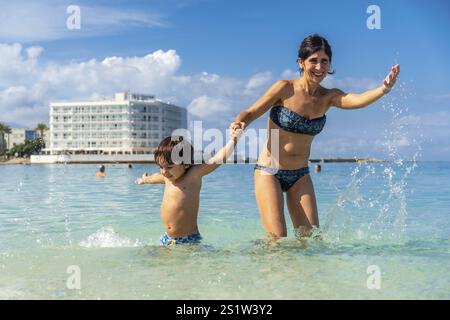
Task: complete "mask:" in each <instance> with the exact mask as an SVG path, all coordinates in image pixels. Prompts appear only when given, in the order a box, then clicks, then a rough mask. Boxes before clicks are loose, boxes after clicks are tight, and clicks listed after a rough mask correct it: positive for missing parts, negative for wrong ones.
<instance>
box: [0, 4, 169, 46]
mask: <svg viewBox="0 0 450 320" xmlns="http://www.w3.org/2000/svg"><path fill="white" fill-rule="evenodd" d="M69 4H70V3H68V2H67V1H56V0H53V1H45V2H44V1H24V0H18V1H9V2H6V1H4V2H2V11H1V13H0V41H6V42H11V41H14V42H16V41H19V42H31V41H42V40H55V39H62V38H71V37H91V36H97V35H103V34H112V33H117V32H118V31H120V30H122V29H124V28H128V29H129V28H133V27H136V26H140V27H164V26H166V25H167V23H166V22H164V21H163V19H162V17H161V16H160V15H159V14H157V13H149V12H142V11H137V10H131V9H127V8H113V7H106V6H104V7H100V6H96V7H92V6H83V5H80V9H81V11H80V21H81V26H80V27H81V29H79V30H69V29H68V28H67V26H66V21H67V19H68V18H69V16H70V14H68V13H67V7H68V6H69ZM75 5H76V3H75Z"/></svg>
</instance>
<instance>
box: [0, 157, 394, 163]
mask: <svg viewBox="0 0 450 320" xmlns="http://www.w3.org/2000/svg"><path fill="white" fill-rule="evenodd" d="M309 162H310V164H324V163H358V164H361V163H362V164H364V163H387V162H392V161H391V160H380V159H374V158H320V159H310V160H309ZM255 163H256V161H243V160H242V161H235V162H233V164H255ZM14 164H22V165H35V164H37V165H42V164H50V163H35V162H31V159H30V158H12V159H9V160H0V165H14ZM55 164H155V162H154V161H142V160H140V161H139V160H134V161H133V160H130V161H113V160H111V161H108V160H104V161H95V160H94V161H70V162H66V163H64V162H57V163H55Z"/></svg>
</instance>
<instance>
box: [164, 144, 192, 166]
mask: <svg viewBox="0 0 450 320" xmlns="http://www.w3.org/2000/svg"><path fill="white" fill-rule="evenodd" d="M155 162H156V163H157V164H158V165H159V166H160V167H162V166H163V165H171V164H184V165H189V167H190V166H192V164H193V163H194V147H193V146H192V144H191V143H190V142H189V141H188V140H186V139H184V138H183V137H182V136H168V137H166V138H164V139H163V140H162V141H161V142H160V143H159V146H158V148H156V151H155Z"/></svg>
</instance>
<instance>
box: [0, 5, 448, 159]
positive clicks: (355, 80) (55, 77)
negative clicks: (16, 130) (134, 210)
mask: <svg viewBox="0 0 450 320" xmlns="http://www.w3.org/2000/svg"><path fill="white" fill-rule="evenodd" d="M0 4H1V5H2V8H3V10H2V11H3V12H2V13H1V14H0V15H2V19H0V20H1V21H2V22H0V59H2V62H1V63H0V121H2V122H6V123H8V124H11V125H13V126H33V125H34V123H36V122H37V121H44V122H47V123H48V102H49V101H54V100H77V99H80V98H96V97H103V96H112V95H113V93H114V92H115V91H118V90H119V89H120V88H123V89H131V90H136V91H142V90H145V91H151V92H149V93H154V94H156V95H157V96H158V97H160V98H162V99H165V100H170V101H172V102H174V103H177V104H179V105H181V106H183V107H186V108H188V110H192V112H191V117H190V119H192V120H195V119H201V120H203V121H204V123H205V124H204V126H205V127H217V128H225V127H226V123H229V122H230V121H231V120H232V119H233V118H234V116H235V115H236V114H237V113H238V112H240V111H242V110H244V109H245V108H247V107H248V106H250V105H251V103H252V102H254V101H255V100H256V99H257V98H258V96H259V95H260V94H262V93H263V92H264V90H265V89H267V87H268V86H270V84H271V83H272V82H274V81H276V80H278V79H282V78H286V77H288V78H290V77H294V76H296V75H295V72H296V64H295V60H296V54H297V50H298V46H299V44H300V42H301V40H302V39H303V38H305V37H306V36H307V35H309V34H311V33H319V34H321V35H323V36H324V37H326V38H327V39H328V41H329V42H330V44H331V46H332V49H333V64H332V66H333V68H334V69H335V70H336V74H335V75H334V76H333V77H331V78H330V79H328V80H327V81H328V82H326V83H325V84H324V85H328V86H336V87H339V88H341V89H343V90H344V91H348V92H362V91H364V90H366V89H368V88H371V87H374V86H376V85H378V84H381V81H382V79H383V78H384V77H385V76H386V73H387V71H388V70H389V68H390V66H391V65H393V64H394V63H400V64H401V68H402V71H401V77H400V79H399V81H398V84H401V86H398V88H396V90H395V91H394V92H392V94H391V95H390V96H389V97H387V98H383V100H380V101H379V102H377V103H375V104H373V105H372V106H370V107H368V108H364V109H361V110H355V111H343V110H338V109H332V110H331V111H330V112H329V115H328V123H327V126H326V128H325V130H324V132H323V133H322V134H321V135H319V136H318V137H317V138H316V141H315V143H314V144H313V150H312V156H318V157H319V156H345V157H347V156H350V157H351V156H375V157H383V158H386V157H388V156H389V155H388V151H387V150H386V144H387V145H389V146H391V147H392V146H393V145H394V146H395V150H396V154H395V157H399V158H405V159H409V158H412V157H413V156H414V155H415V154H420V155H419V159H421V160H434V159H436V160H450V147H449V146H448V145H449V143H448V141H449V138H450V126H449V124H450V108H449V107H450V85H449V83H450V74H449V72H448V71H450V70H449V69H450V68H449V67H448V62H447V59H448V57H449V56H450V41H448V31H449V30H450V3H448V2H447V1H402V0H394V1H356V0H353V1H352V0H346V1H340V2H337V1H234V0H231V1H230V0H192V1H188V0H186V1H172V0H158V1H57V0H55V1H41V2H39V4H36V3H33V1H17V2H13V3H9V2H7V1H0ZM70 4H75V5H78V6H79V7H80V8H81V29H80V30H68V29H67V28H66V25H65V22H66V19H67V17H68V14H67V13H66V8H67V6H69V5H70ZM372 4H374V5H378V6H379V7H380V10H381V29H380V30H369V29H368V28H367V26H366V20H367V18H368V17H369V16H370V14H368V13H367V12H366V10H367V7H368V6H369V5H372ZM30 48H32V49H31V50H29V49H30ZM27 50H28V51H27ZM155 52H157V53H155ZM108 57H116V60H108V61H105V59H107V58H108ZM145 57H147V58H145ZM130 68H134V69H135V70H138V73H139V76H136V77H133V76H132V73H130V71H128V70H129V69H130ZM119 91H120V90H119ZM30 92H31V94H30ZM389 103H391V104H390V105H389ZM208 106H213V107H211V110H216V111H217V112H216V113H211V112H208V110H207V109H208ZM265 121H266V118H264V119H261V120H259V121H258V122H256V123H255V128H258V127H261V128H262V127H264V125H265ZM391 149H392V148H391ZM391 156H392V155H391Z"/></svg>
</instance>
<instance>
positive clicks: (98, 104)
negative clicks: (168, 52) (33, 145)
mask: <svg viewBox="0 0 450 320" xmlns="http://www.w3.org/2000/svg"><path fill="white" fill-rule="evenodd" d="M180 128H183V129H186V128H187V118H186V109H184V108H181V107H177V106H175V105H172V104H168V103H164V102H162V101H160V100H158V99H155V97H154V96H152V95H143V94H135V93H129V92H124V93H116V95H115V99H114V100H100V101H90V102H54V103H51V104H50V145H49V147H48V148H46V149H44V150H43V154H47V155H49V154H50V155H61V154H70V155H78V154H88V155H137V154H141V155H142V154H151V153H153V151H154V149H155V148H156V147H157V146H158V144H159V142H160V141H161V140H162V139H163V138H164V137H166V136H168V135H170V134H171V133H172V132H173V130H175V129H180Z"/></svg>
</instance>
